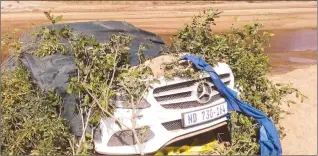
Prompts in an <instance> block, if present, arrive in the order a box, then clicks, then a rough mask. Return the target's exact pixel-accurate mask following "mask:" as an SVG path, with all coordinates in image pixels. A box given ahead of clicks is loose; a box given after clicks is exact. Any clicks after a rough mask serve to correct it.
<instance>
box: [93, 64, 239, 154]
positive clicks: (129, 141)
mask: <svg viewBox="0 0 318 156" xmlns="http://www.w3.org/2000/svg"><path fill="white" fill-rule="evenodd" d="M214 70H215V71H216V73H217V74H219V76H220V78H221V79H222V81H223V82H224V83H225V84H226V85H227V86H228V87H229V88H231V89H234V76H233V73H232V71H231V69H230V68H229V66H228V65H227V64H224V63H219V64H218V65H217V66H215V67H214ZM201 79H202V80H205V81H198V80H193V79H184V78H179V77H176V78H174V79H173V80H171V79H169V80H168V79H165V78H164V77H161V78H160V79H159V81H160V83H155V84H153V85H152V86H151V87H149V88H148V92H147V94H146V95H145V96H144V100H142V104H139V105H138V106H139V108H138V110H137V113H138V115H141V116H142V117H141V118H140V119H138V120H137V121H136V127H137V129H136V131H137V133H138V134H139V135H138V137H139V140H140V142H141V146H142V150H143V152H144V153H153V152H156V151H157V150H159V149H160V148H162V147H164V146H166V145H168V144H170V143H173V142H176V141H178V140H181V139H185V138H189V137H192V136H195V135H198V134H201V133H204V132H207V131H211V130H213V129H215V128H218V127H220V126H223V125H225V124H227V118H226V116H225V115H226V114H227V112H228V110H227V103H226V101H225V99H224V98H223V97H222V96H221V95H220V94H219V92H218V91H217V90H216V88H215V86H214V85H213V83H212V81H211V79H210V77H209V75H208V74H203V75H201ZM131 113H132V109H130V108H125V106H123V105H122V103H121V102H120V101H118V102H117V109H116V110H115V112H114V117H115V118H117V119H118V120H119V121H121V122H122V123H124V124H125V125H128V126H131ZM100 133H101V135H100V138H95V139H94V144H95V150H96V151H97V152H98V153H100V154H111V155H131V154H139V153H140V151H139V148H138V145H137V143H136V141H135V139H134V137H133V133H132V131H131V130H129V129H125V127H120V126H119V124H117V123H116V122H115V120H114V119H113V118H108V117H105V118H102V120H101V124H100Z"/></svg>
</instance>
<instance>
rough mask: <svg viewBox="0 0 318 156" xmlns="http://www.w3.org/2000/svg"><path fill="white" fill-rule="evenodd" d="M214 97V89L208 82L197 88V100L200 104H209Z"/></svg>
mask: <svg viewBox="0 0 318 156" xmlns="http://www.w3.org/2000/svg"><path fill="white" fill-rule="evenodd" d="M211 97H212V87H211V85H210V84H208V83H207V82H200V83H198V86H197V98H198V99H197V100H198V102H200V103H207V102H209V101H210V99H211Z"/></svg>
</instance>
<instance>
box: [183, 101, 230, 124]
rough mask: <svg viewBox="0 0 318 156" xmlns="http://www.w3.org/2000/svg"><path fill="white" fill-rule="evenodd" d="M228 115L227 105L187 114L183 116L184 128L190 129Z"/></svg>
mask: <svg viewBox="0 0 318 156" xmlns="http://www.w3.org/2000/svg"><path fill="white" fill-rule="evenodd" d="M226 113H227V106H226V103H223V104H219V105H216V106H212V107H209V108H204V109H201V110H196V111H192V112H187V113H183V114H182V121H183V122H182V125H183V127H190V126H194V125H198V124H201V123H205V122H209V121H212V120H214V119H216V118H219V117H221V116H224V115H225V114H226Z"/></svg>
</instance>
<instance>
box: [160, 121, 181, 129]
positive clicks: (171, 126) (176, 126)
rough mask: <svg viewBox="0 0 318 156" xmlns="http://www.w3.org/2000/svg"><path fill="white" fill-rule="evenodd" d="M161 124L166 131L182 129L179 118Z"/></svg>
mask: <svg viewBox="0 0 318 156" xmlns="http://www.w3.org/2000/svg"><path fill="white" fill-rule="evenodd" d="M162 126H163V127H165V128H166V129H167V130H168V131H173V130H178V129H182V123H181V120H174V121H169V122H165V123H162Z"/></svg>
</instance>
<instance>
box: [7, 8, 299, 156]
mask: <svg viewBox="0 0 318 156" xmlns="http://www.w3.org/2000/svg"><path fill="white" fill-rule="evenodd" d="M219 14H220V12H218V11H213V10H207V11H205V12H204V15H199V16H196V17H194V19H193V22H192V24H190V25H186V26H185V28H183V29H181V30H180V31H179V32H178V34H177V35H176V36H175V37H174V40H173V43H172V45H171V47H170V50H169V51H168V52H166V53H169V54H176V55H179V54H181V53H183V52H186V53H192V54H195V55H201V56H203V57H204V59H205V60H206V61H207V62H208V63H209V64H211V65H215V64H216V63H217V62H226V63H228V64H229V65H230V66H231V69H232V70H233V73H234V76H235V80H236V84H238V85H239V86H240V87H241V89H242V90H243V91H242V92H241V94H240V98H242V99H243V100H244V101H246V102H248V103H250V104H252V105H253V106H254V107H256V108H258V109H260V110H262V111H264V112H265V113H266V114H267V115H268V116H270V117H271V118H272V119H273V120H274V121H275V123H276V124H277V123H279V119H280V118H279V116H280V114H281V113H282V112H283V111H282V110H281V108H280V105H281V104H282V103H283V102H284V101H282V99H283V97H284V96H286V95H288V94H291V93H293V92H296V93H297V95H300V96H301V97H302V94H300V93H299V92H298V91H297V90H296V89H294V88H291V87H290V86H288V85H287V86H286V85H279V84H274V83H273V82H271V81H269V80H268V78H267V77H266V76H267V74H268V72H269V65H268V58H267V56H266V55H264V54H263V52H264V49H263V47H264V45H265V44H266V43H267V42H268V40H269V38H270V36H271V34H268V33H263V34H259V33H258V30H259V28H260V27H261V25H260V24H254V25H250V26H245V27H244V28H243V29H234V28H233V29H231V32H229V33H226V34H221V35H214V34H212V30H211V27H210V25H211V24H214V18H216V17H217V16H218V15H219ZM46 16H47V17H48V19H50V20H51V22H52V24H55V23H56V22H58V21H59V20H61V18H62V17H61V16H58V17H56V18H53V16H51V15H50V14H49V13H46ZM34 37H35V40H34V41H39V44H38V45H34V44H33V45H32V44H31V46H35V47H36V48H35V50H33V51H27V52H28V53H31V54H33V55H36V56H38V57H44V56H47V55H52V54H55V53H62V54H67V55H73V56H74V57H75V62H76V65H77V66H78V72H77V75H76V76H74V77H72V78H71V82H70V85H69V86H68V89H67V91H68V93H71V94H72V95H74V96H75V97H77V99H78V109H77V110H76V111H77V112H78V113H80V114H81V115H82V123H83V135H82V136H81V137H80V138H78V139H74V136H71V135H70V134H69V128H68V127H67V126H66V125H67V124H65V121H64V120H63V119H61V117H60V115H59V112H60V104H61V102H60V100H59V99H60V98H59V96H58V95H54V94H53V93H51V92H43V91H40V90H39V89H37V87H36V86H35V84H33V83H32V81H31V78H30V75H29V74H28V72H27V71H26V70H25V69H24V68H23V67H22V65H19V66H18V68H17V69H16V70H14V71H11V72H6V73H3V79H2V80H1V82H2V125H3V128H2V136H3V137H2V138H3V139H2V140H1V141H2V145H1V148H2V154H53V153H56V154H93V153H94V150H93V144H92V139H93V138H92V133H87V132H86V130H87V128H88V127H91V128H92V129H95V128H97V127H98V122H99V120H100V118H101V116H109V117H112V111H113V109H114V108H115V106H114V105H113V103H112V99H113V97H114V96H115V95H116V93H117V91H118V90H120V89H121V90H124V92H125V93H126V94H125V95H124V96H123V98H124V99H125V101H126V102H127V105H129V106H131V108H132V112H133V113H132V118H131V120H132V121H131V122H132V125H133V126H132V128H131V130H132V131H133V132H134V136H135V138H137V134H136V131H135V127H134V123H135V120H136V119H137V118H140V116H136V115H135V114H134V112H135V104H139V103H140V101H141V100H142V96H143V95H144V93H145V91H146V89H147V87H148V86H149V84H150V83H152V82H153V81H155V78H154V77H153V76H152V72H151V70H150V69H149V68H148V67H147V66H145V65H143V64H141V65H139V66H136V67H131V66H130V60H129V59H130V55H129V53H128V51H129V45H130V44H131V39H132V38H131V37H129V36H124V35H122V34H118V35H113V36H112V37H111V38H110V40H109V41H106V42H104V43H100V42H98V41H96V40H95V39H94V38H93V37H87V36H83V35H80V34H75V33H74V32H73V31H72V30H71V29H70V28H68V27H67V26H65V27H63V28H62V29H55V28H54V27H53V28H52V29H48V28H45V27H43V28H42V29H40V30H38V31H36V32H35V33H34ZM66 43H67V44H66ZM68 45H70V46H68ZM16 47H19V48H18V49H20V50H21V46H16ZM143 49H144V48H142V47H141V48H140V51H139V52H138V53H139V54H140V62H141V63H143V62H144V61H145V60H144V58H143V57H142V56H143V55H142V50H143ZM176 65H177V64H174V65H173V64H172V65H171V64H170V65H166V67H165V69H166V71H169V72H167V73H168V74H167V76H168V77H169V76H170V77H173V76H178V75H180V74H181V75H182V76H190V75H193V73H195V71H194V70H193V69H192V68H186V70H184V71H182V72H180V71H179V72H175V73H174V72H173V69H176V68H175V66H176ZM194 75H195V74H194ZM287 102H290V101H287ZM86 119H88V120H86ZM118 122H119V121H118ZM231 123H232V125H234V126H233V127H232V128H233V129H232V132H233V133H232V141H233V142H232V144H231V146H230V147H228V148H226V150H225V151H223V152H224V153H223V154H257V152H258V151H259V147H258V143H257V129H258V127H257V125H256V123H255V121H253V120H252V119H251V118H248V117H245V116H244V115H242V114H237V113H234V114H232V120H231ZM118 124H120V125H121V126H125V127H126V128H127V126H126V125H123V124H122V123H120V122H119V123H118ZM281 129H282V127H281ZM92 132H93V131H92ZM136 140H137V142H138V139H136ZM75 144H76V145H75ZM140 152H141V153H142V150H140ZM211 152H214V151H211Z"/></svg>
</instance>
